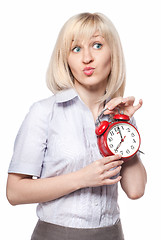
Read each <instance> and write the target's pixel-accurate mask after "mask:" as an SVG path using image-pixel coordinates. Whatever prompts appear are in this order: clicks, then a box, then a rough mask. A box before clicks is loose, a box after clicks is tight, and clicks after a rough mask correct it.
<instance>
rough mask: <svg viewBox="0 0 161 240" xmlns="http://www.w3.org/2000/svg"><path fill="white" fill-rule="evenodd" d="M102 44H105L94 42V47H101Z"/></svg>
mask: <svg viewBox="0 0 161 240" xmlns="http://www.w3.org/2000/svg"><path fill="white" fill-rule="evenodd" d="M102 46H103V44H101V43H94V44H93V48H95V49H101V48H102Z"/></svg>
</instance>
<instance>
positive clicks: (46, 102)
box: [29, 95, 55, 114]
mask: <svg viewBox="0 0 161 240" xmlns="http://www.w3.org/2000/svg"><path fill="white" fill-rule="evenodd" d="M54 104H55V95H53V96H51V97H49V98H45V99H42V100H39V101H37V102H34V103H33V104H32V105H31V107H30V109H29V111H30V112H37V113H40V114H41V113H43V114H48V113H50V112H51V111H52V108H53V105H54Z"/></svg>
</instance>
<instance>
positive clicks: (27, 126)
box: [8, 89, 134, 228]
mask: <svg viewBox="0 0 161 240" xmlns="http://www.w3.org/2000/svg"><path fill="white" fill-rule="evenodd" d="M105 117H106V119H107V118H108V117H107V116H105ZM133 124H134V123H133ZM100 158H102V156H101V154H100V152H99V149H98V146H97V137H96V134H95V123H94V119H93V116H92V113H91V111H90V110H89V109H88V107H87V106H86V105H85V104H84V103H83V102H82V100H81V99H80V97H79V96H78V94H77V92H76V91H75V90H74V89H68V90H64V91H60V92H59V93H57V94H55V95H53V96H52V97H50V98H48V99H45V100H42V101H39V102H37V103H35V104H33V106H32V107H31V109H30V111H29V113H28V114H27V116H26V118H25V120H24V122H23V123H22V126H21V128H20V130H19V132H18V135H17V138H16V140H15V146H14V153H13V157H12V160H11V163H10V166H9V171H8V172H9V173H21V174H28V175H32V176H37V177H38V178H48V177H54V176H59V175H62V174H66V173H70V172H74V171H77V170H79V169H81V168H83V167H85V166H87V165H88V164H90V163H92V162H93V161H95V160H98V159H100ZM117 197H118V185H117V184H114V185H109V186H102V187H90V188H83V189H80V190H77V191H75V192H73V193H71V194H68V195H66V196H63V197H60V198H58V199H56V200H53V201H50V202H46V203H40V204H38V207H37V215H38V217H39V218H40V220H42V221H45V222H50V223H53V224H57V225H61V226H66V227H74V228H97V227H105V226H110V225H113V224H115V223H116V222H117V220H118V219H119V215H120V212H119V207H118V203H117Z"/></svg>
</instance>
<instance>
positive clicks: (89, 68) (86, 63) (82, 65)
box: [68, 33, 111, 89]
mask: <svg viewBox="0 0 161 240" xmlns="http://www.w3.org/2000/svg"><path fill="white" fill-rule="evenodd" d="M68 65H69V67H70V70H71V72H72V74H73V76H74V84H75V85H77V86H78V85H83V86H84V87H86V88H89V89H98V88H99V87H101V88H102V87H103V88H104V89H106V86H107V78H108V75H109V73H110V71H111V51H110V48H109V46H108V44H107V42H106V40H105V39H104V38H103V37H102V36H101V35H100V34H99V33H95V34H94V36H92V37H91V39H89V40H88V41H81V42H78V44H77V45H74V44H73V43H72V46H71V50H70V54H69V57H68Z"/></svg>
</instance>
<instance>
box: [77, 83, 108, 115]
mask: <svg viewBox="0 0 161 240" xmlns="http://www.w3.org/2000/svg"><path fill="white" fill-rule="evenodd" d="M75 89H76V90H77V92H78V94H79V96H80V98H81V99H82V101H83V102H84V103H85V104H86V106H87V107H88V108H89V109H90V110H91V112H92V114H93V117H94V120H96V118H97V116H98V115H99V113H100V112H101V111H102V109H103V108H104V103H100V101H99V99H100V98H101V97H102V96H103V95H104V94H105V88H95V89H94V88H91V87H89V88H85V87H84V86H83V85H79V84H77V83H76V84H75Z"/></svg>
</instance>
